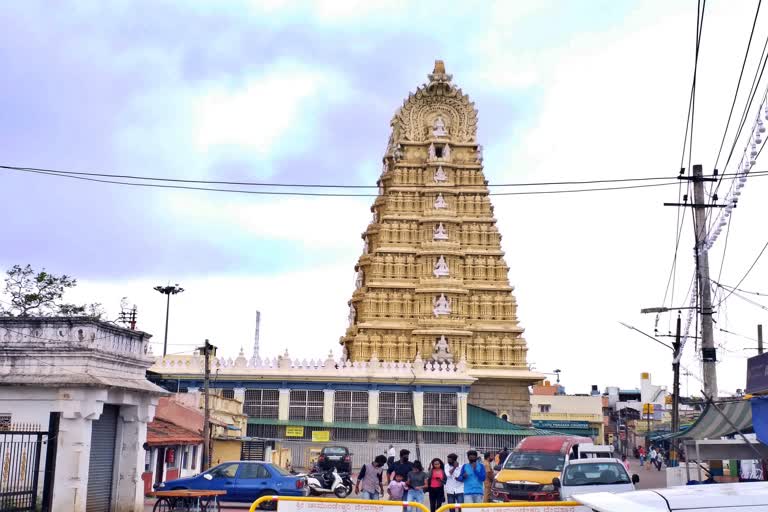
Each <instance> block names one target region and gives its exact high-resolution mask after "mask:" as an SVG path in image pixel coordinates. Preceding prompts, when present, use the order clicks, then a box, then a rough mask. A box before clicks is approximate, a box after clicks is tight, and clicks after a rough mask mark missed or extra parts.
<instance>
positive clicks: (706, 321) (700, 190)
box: [664, 165, 723, 399]
mask: <svg viewBox="0 0 768 512" xmlns="http://www.w3.org/2000/svg"><path fill="white" fill-rule="evenodd" d="M682 173H683V171H682V170H681V175H680V176H678V178H679V179H681V180H688V181H691V182H692V184H693V202H692V203H688V202H687V196H686V201H685V202H683V203H664V206H677V207H680V206H686V207H691V208H693V217H694V232H695V235H696V245H695V246H694V253H695V255H696V282H697V285H698V295H699V315H700V318H701V361H702V375H703V377H704V393H705V394H706V395H708V396H711V397H713V398H714V399H717V368H716V367H715V364H716V363H717V350H716V349H715V337H714V329H713V327H712V288H711V286H710V280H709V254H708V250H707V208H720V207H722V206H723V205H718V204H713V203H712V204H710V203H707V200H706V197H705V195H706V194H705V192H704V183H705V182H707V181H711V182H715V181H717V178H716V177H705V176H704V174H703V173H702V167H701V165H694V166H693V173H692V175H691V176H683V174H682ZM715 173H717V171H715ZM713 200H717V197H713Z"/></svg>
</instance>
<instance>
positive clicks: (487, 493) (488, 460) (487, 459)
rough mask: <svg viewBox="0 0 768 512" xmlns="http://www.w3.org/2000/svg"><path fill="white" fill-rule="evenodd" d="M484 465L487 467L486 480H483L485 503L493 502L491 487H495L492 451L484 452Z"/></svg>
mask: <svg viewBox="0 0 768 512" xmlns="http://www.w3.org/2000/svg"><path fill="white" fill-rule="evenodd" d="M483 466H484V467H485V481H484V482H483V503H490V502H491V487H493V476H494V472H493V455H492V454H491V452H485V453H484V454H483Z"/></svg>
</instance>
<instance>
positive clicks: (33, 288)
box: [0, 265, 104, 319]
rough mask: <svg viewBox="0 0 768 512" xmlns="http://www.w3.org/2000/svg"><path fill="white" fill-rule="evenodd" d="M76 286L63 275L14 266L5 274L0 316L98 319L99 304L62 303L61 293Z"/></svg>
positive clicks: (29, 267)
mask: <svg viewBox="0 0 768 512" xmlns="http://www.w3.org/2000/svg"><path fill="white" fill-rule="evenodd" d="M75 286H77V280H76V279H75V278H73V277H71V276H68V275H66V274H63V275H60V276H57V275H55V274H51V273H49V272H46V271H45V269H42V270H41V271H40V272H36V271H35V270H34V269H33V268H32V266H31V265H26V266H24V267H22V266H21V265H14V266H12V267H11V268H10V269H8V271H7V272H6V278H5V290H4V291H5V295H6V297H7V298H8V300H7V301H6V300H3V301H2V302H0V315H5V316H21V317H26V316H57V315H61V316H91V317H93V318H97V319H98V318H101V316H102V315H103V314H104V310H103V309H102V307H101V304H98V303H95V304H90V305H82V306H78V305H76V304H67V303H63V302H62V298H63V296H64V292H66V290H68V289H70V288H74V287H75Z"/></svg>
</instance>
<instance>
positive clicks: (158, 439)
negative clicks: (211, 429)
mask: <svg viewBox="0 0 768 512" xmlns="http://www.w3.org/2000/svg"><path fill="white" fill-rule="evenodd" d="M202 442H203V436H201V435H200V434H198V433H197V432H193V431H191V430H187V429H186V428H184V427H180V426H178V425H174V424H173V423H171V422H169V421H165V420H162V419H159V418H155V419H154V420H152V422H150V423H149V424H148V425H147V444H149V445H150V446H163V445H173V444H201V443H202Z"/></svg>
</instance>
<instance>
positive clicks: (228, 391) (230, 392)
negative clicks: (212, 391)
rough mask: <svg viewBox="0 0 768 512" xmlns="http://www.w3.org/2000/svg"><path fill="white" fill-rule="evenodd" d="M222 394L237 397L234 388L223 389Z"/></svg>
mask: <svg viewBox="0 0 768 512" xmlns="http://www.w3.org/2000/svg"><path fill="white" fill-rule="evenodd" d="M221 396H222V397H223V398H235V390H234V389H222V390H221Z"/></svg>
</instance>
